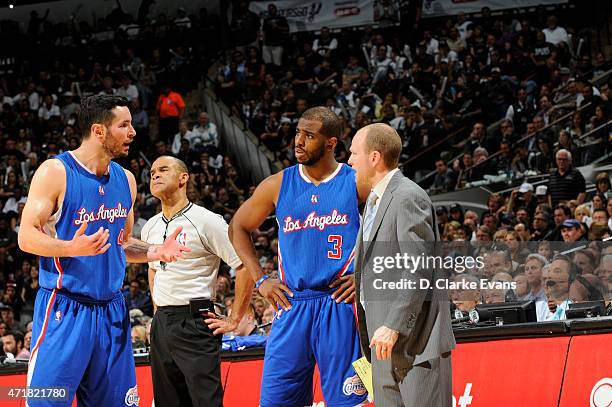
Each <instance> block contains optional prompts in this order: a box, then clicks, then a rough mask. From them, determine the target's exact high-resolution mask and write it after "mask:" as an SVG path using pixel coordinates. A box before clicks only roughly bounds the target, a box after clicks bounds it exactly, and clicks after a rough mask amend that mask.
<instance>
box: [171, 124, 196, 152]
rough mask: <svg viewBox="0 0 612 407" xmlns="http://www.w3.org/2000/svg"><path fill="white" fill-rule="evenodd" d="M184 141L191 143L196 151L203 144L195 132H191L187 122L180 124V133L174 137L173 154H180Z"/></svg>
mask: <svg viewBox="0 0 612 407" xmlns="http://www.w3.org/2000/svg"><path fill="white" fill-rule="evenodd" d="M183 139H185V140H187V141H189V146H190V147H191V148H194V149H197V147H198V146H199V145H200V144H201V143H202V140H201V139H200V138H199V137H198V136H197V135H196V134H195V133H194V132H192V131H190V130H189V126H188V125H187V122H186V121H185V120H181V121H180V122H179V132H178V133H176V134H175V135H174V140H173V141H172V148H171V149H172V154H174V155H177V154H178V153H179V151H180V150H181V141H182V140H183Z"/></svg>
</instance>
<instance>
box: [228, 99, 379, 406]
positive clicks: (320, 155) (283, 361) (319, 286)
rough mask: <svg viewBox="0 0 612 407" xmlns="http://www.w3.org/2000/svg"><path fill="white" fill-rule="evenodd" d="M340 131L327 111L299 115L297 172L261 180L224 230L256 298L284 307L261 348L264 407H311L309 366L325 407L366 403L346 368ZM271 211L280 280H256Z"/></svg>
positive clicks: (347, 279) (353, 336)
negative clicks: (258, 233)
mask: <svg viewBox="0 0 612 407" xmlns="http://www.w3.org/2000/svg"><path fill="white" fill-rule="evenodd" d="M341 130H342V125H341V123H340V120H339V119H338V117H337V116H336V115H335V114H334V113H333V112H331V111H330V110H329V109H326V108H323V107H315V108H312V109H309V110H307V111H305V112H304V114H303V115H302V117H301V118H300V120H299V122H298V126H297V133H296V135H295V156H296V158H297V161H298V163H299V164H298V165H295V166H293V167H290V168H287V169H285V170H283V171H281V172H279V173H277V174H275V175H272V176H270V177H268V178H267V179H265V180H264V181H263V182H262V183H261V184H260V185H259V186H258V187H257V189H256V190H255V192H254V194H253V196H252V197H251V198H250V199H249V200H248V201H246V202H245V203H244V204H243V205H242V206H241V207H240V209H239V210H238V211H237V212H236V214H235V215H234V218H233V220H232V223H231V224H230V232H229V233H230V239H231V241H232V243H233V245H234V248H235V249H236V253H237V254H238V256H239V257H240V259H241V260H242V262H243V264H244V265H245V266H246V268H247V269H248V270H249V271H251V273H252V276H253V279H254V280H255V281H256V286H257V287H258V289H259V292H260V293H261V294H262V295H263V296H265V297H266V298H267V299H268V300H269V301H271V302H272V303H275V304H278V305H279V307H281V308H282V310H280V311H279V312H278V314H277V316H276V318H275V320H274V322H273V325H272V331H271V333H270V337H269V339H268V345H267V347H266V355H265V360H264V369H263V377H262V383H261V398H260V404H261V406H262V407H272V406H306V405H312V398H313V395H312V375H313V369H314V365H315V363H316V364H317V365H318V367H319V371H320V374H321V387H322V390H323V396H324V398H325V402H326V405H327V406H332V407H335V406H355V405H358V404H360V403H362V402H363V401H364V400H366V398H367V394H366V390H365V387H364V386H363V384H362V383H361V381H360V380H359V377H358V376H357V374H356V373H355V371H354V369H353V367H352V362H353V361H354V360H356V359H358V358H359V357H360V349H359V338H358V335H357V330H356V319H355V318H356V317H355V314H354V308H353V302H354V298H355V284H354V281H353V276H352V273H353V258H354V246H355V241H356V239H357V233H358V231H359V211H358V207H357V205H358V198H357V189H356V183H355V173H354V172H353V170H352V169H351V168H350V167H348V166H347V165H344V164H340V163H337V162H336V160H335V159H334V149H335V147H336V143H337V142H338V138H339V137H340V133H341ZM274 210H276V219H277V222H278V224H279V227H280V230H279V238H278V240H279V243H278V246H279V247H278V261H279V277H280V281H278V280H275V279H271V278H267V276H265V275H264V273H263V271H262V269H261V266H260V265H259V263H258V260H257V258H256V256H255V249H254V246H253V242H252V240H251V232H253V231H254V230H255V229H257V228H258V227H259V226H260V225H261V224H262V223H263V222H264V220H265V219H266V217H267V216H268V215H269V214H270V213H271V212H273V211H274Z"/></svg>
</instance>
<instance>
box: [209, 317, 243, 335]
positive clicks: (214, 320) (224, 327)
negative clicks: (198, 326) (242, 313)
mask: <svg viewBox="0 0 612 407" xmlns="http://www.w3.org/2000/svg"><path fill="white" fill-rule="evenodd" d="M205 316H207V317H208V318H206V319H205V320H204V323H205V324H206V325H208V328H209V329H210V330H211V331H213V335H219V334H226V333H228V332H234V331H235V330H236V329H237V328H238V323H239V322H240V321H234V320H233V319H232V318H230V317H224V316H222V315H217V314H214V313H212V312H209V313H207V314H205Z"/></svg>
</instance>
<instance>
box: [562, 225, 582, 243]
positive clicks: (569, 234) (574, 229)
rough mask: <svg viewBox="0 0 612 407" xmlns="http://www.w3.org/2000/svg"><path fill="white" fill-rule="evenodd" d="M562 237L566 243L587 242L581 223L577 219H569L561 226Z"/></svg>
mask: <svg viewBox="0 0 612 407" xmlns="http://www.w3.org/2000/svg"><path fill="white" fill-rule="evenodd" d="M561 235H562V236H563V241H564V242H569V243H574V242H579V241H586V237H585V236H584V233H583V231H582V226H581V224H580V222H579V221H578V220H576V219H568V220H566V221H564V222H563V223H562V224H561Z"/></svg>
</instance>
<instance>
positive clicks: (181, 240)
mask: <svg viewBox="0 0 612 407" xmlns="http://www.w3.org/2000/svg"><path fill="white" fill-rule="evenodd" d="M176 241H177V242H178V243H179V244H182V245H183V246H186V243H187V233H185V232H181V233H179V234H178V236H177V237H176Z"/></svg>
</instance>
